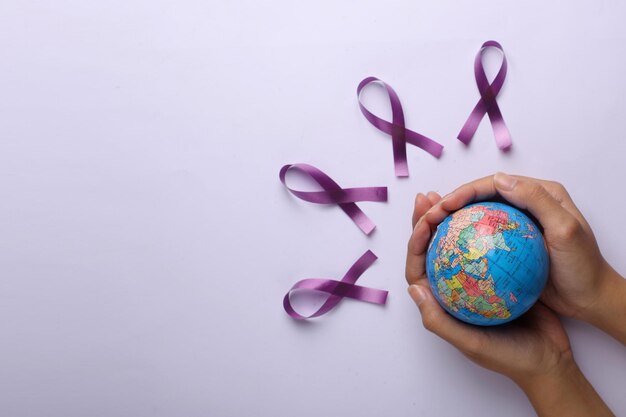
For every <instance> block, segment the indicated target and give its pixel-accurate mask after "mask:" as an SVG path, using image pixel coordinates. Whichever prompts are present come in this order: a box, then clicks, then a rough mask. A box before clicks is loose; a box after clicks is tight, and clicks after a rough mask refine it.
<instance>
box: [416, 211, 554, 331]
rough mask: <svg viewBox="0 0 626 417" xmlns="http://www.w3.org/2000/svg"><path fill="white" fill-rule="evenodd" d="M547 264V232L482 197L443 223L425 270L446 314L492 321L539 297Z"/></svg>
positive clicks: (511, 316)
mask: <svg viewBox="0 0 626 417" xmlns="http://www.w3.org/2000/svg"><path fill="white" fill-rule="evenodd" d="M549 263H550V261H549V257H548V251H547V249H546V244H545V242H544V240H543V236H542V235H541V232H540V231H539V228H538V227H537V225H536V224H535V223H534V222H533V221H532V220H531V219H530V218H529V217H528V216H527V215H525V214H524V213H522V212H521V211H519V210H518V209H516V208H514V207H511V206H509V205H506V204H502V203H495V202H481V203H475V204H470V205H469V206H466V207H464V208H462V209H460V210H458V211H456V212H454V213H452V214H451V215H449V216H448V217H446V218H445V219H444V221H443V222H441V224H439V226H438V227H437V231H436V232H435V234H434V235H433V237H432V239H431V241H430V244H429V247H428V252H427V254H426V275H427V276H428V282H429V284H430V287H431V289H432V291H433V294H434V295H435V298H436V299H437V300H438V301H439V303H440V304H441V305H442V306H443V308H444V309H445V310H446V311H447V312H448V313H450V314H451V315H453V316H454V317H456V318H457V319H459V320H462V321H464V322H467V323H471V324H475V325H480V326H493V325H497V324H502V323H506V322H509V321H511V320H513V319H515V318H517V317H519V316H521V315H522V314H524V313H525V312H526V311H527V310H528V309H529V308H530V307H531V306H532V305H533V304H534V303H535V302H536V301H537V300H538V299H539V296H540V295H541V292H542V291H543V288H544V287H545V285H546V281H547V279H548V269H549Z"/></svg>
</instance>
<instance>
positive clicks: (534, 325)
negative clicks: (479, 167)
mask: <svg viewBox="0 0 626 417" xmlns="http://www.w3.org/2000/svg"><path fill="white" fill-rule="evenodd" d="M498 196H499V197H501V198H504V199H505V200H506V201H508V202H509V203H510V204H512V205H514V206H517V207H518V208H521V209H525V210H528V211H529V212H530V213H531V214H532V215H533V216H534V217H535V218H536V219H537V220H538V221H539V222H540V223H541V225H542V227H543V231H544V238H545V241H546V245H547V247H548V252H549V254H550V272H549V280H548V283H547V285H546V288H545V290H544V292H543V294H542V296H541V298H540V302H538V303H537V304H536V305H535V306H534V307H532V308H531V309H530V310H529V311H528V313H526V314H525V315H523V316H522V317H520V318H519V319H517V320H515V321H513V322H511V323H507V324H505V325H501V326H497V327H496V328H480V327H476V326H471V325H468V324H465V323H462V322H460V321H458V320H456V319H454V318H453V317H452V316H450V315H448V314H447V313H446V312H445V311H444V310H443V309H442V307H441V306H440V305H439V303H438V302H437V301H436V300H435V298H434V296H433V294H432V292H431V290H430V287H429V284H428V279H427V277H426V269H425V267H426V262H425V260H426V251H427V248H428V243H429V240H430V237H431V234H432V233H433V232H434V231H435V229H436V227H437V225H438V224H439V223H440V222H441V221H442V220H443V219H444V218H445V217H446V216H448V215H449V214H450V213H452V212H454V211H456V210H458V209H460V208H462V207H463V206H465V205H467V204H470V203H472V202H475V201H481V200H489V199H493V198H496V197H498ZM406 278H407V281H408V283H409V284H410V286H409V294H410V295H411V297H412V298H413V300H414V301H415V303H416V304H417V305H418V307H419V309H420V312H421V316H422V321H423V324H424V327H426V328H427V329H428V330H430V331H432V332H434V333H436V334H437V335H439V336H440V337H442V338H443V339H445V340H447V341H448V342H450V343H451V344H453V345H454V346H455V347H457V348H458V349H459V350H460V351H461V352H462V353H463V354H465V355H466V356H467V357H469V358H470V359H471V360H473V361H474V362H476V363H477V364H479V365H481V366H483V367H485V368H488V369H491V370H493V371H495V372H498V373H501V374H503V375H505V376H508V377H509V378H511V379H512V380H513V381H515V382H516V383H517V384H518V385H520V386H521V387H522V388H523V389H525V391H526V388H529V387H531V386H534V385H536V384H535V382H537V381H538V380H543V379H550V378H552V379H554V378H558V377H559V376H562V375H566V374H568V373H569V375H570V376H571V372H572V370H573V369H577V367H576V365H575V362H574V359H573V355H572V351H571V347H570V343H569V339H568V337H567V333H566V332H565V330H564V328H563V326H562V324H561V322H560V320H559V318H558V316H557V314H555V313H558V314H560V315H563V316H566V317H573V318H577V319H582V320H586V321H589V322H591V323H593V324H595V325H597V326H599V327H601V328H603V329H604V330H605V331H607V332H609V333H611V334H613V335H614V336H615V337H617V338H618V339H620V340H621V341H622V342H626V337H625V336H624V334H623V329H621V328H619V326H618V328H615V327H616V326H615V325H613V324H611V323H612V320H610V319H608V317H607V316H608V314H610V313H611V312H609V311H607V309H609V308H612V307H616V303H619V301H616V300H615V294H616V293H622V294H623V288H624V285H623V284H624V280H623V279H621V277H619V275H617V273H616V272H615V271H614V270H613V269H612V268H611V267H610V265H609V264H608V263H607V262H606V261H605V260H604V258H603V257H602V254H601V253H600V250H599V248H598V245H597V243H596V239H595V237H594V235H593V232H592V230H591V228H590V226H589V224H588V223H587V221H586V220H585V218H584V217H583V215H582V214H581V213H580V211H579V210H578V208H577V207H576V205H575V204H574V202H573V201H572V199H571V197H570V196H569V194H568V193H567V191H566V190H565V188H564V187H563V186H562V185H561V184H559V183H556V182H552V181H544V180H538V179H533V178H528V177H521V176H510V175H506V174H501V173H498V174H496V175H492V176H488V177H485V178H482V179H479V180H476V181H473V182H470V183H468V184H465V185H463V186H461V187H459V188H457V189H456V190H455V191H453V192H452V193H450V194H448V195H447V196H445V197H444V198H443V199H442V198H441V197H440V196H439V195H438V194H437V193H434V192H429V193H428V194H426V195H424V194H421V193H420V194H418V195H417V196H416V199H415V207H414V212H413V233H412V235H411V238H410V240H409V245H408V254H407V264H406ZM616 308H617V307H616ZM613 313H618V314H621V313H623V311H621V310H620V312H613ZM527 393H528V392H527Z"/></svg>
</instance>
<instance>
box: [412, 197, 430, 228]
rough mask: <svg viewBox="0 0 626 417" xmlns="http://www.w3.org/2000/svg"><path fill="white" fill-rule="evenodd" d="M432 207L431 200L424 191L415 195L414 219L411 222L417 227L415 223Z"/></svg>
mask: <svg viewBox="0 0 626 417" xmlns="http://www.w3.org/2000/svg"><path fill="white" fill-rule="evenodd" d="M431 207H432V204H431V203H430V200H429V199H428V197H427V196H425V195H424V194H422V193H418V194H417V195H416V196H415V205H414V206H413V219H412V222H411V223H412V225H413V228H415V224H416V223H417V221H418V220H419V218H420V217H422V216H423V215H424V213H426V212H427V211H428V209H429V208H431Z"/></svg>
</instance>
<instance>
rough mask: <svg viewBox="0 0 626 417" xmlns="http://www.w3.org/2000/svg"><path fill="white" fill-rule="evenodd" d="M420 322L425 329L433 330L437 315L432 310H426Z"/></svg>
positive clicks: (435, 325)
mask: <svg viewBox="0 0 626 417" xmlns="http://www.w3.org/2000/svg"><path fill="white" fill-rule="evenodd" d="M422 324H423V325H424V328H425V329H426V330H430V331H431V332H435V329H436V328H437V315H436V314H435V313H433V312H432V311H428V312H426V313H424V314H423V315H422Z"/></svg>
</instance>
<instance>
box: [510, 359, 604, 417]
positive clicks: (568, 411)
mask: <svg viewBox="0 0 626 417" xmlns="http://www.w3.org/2000/svg"><path fill="white" fill-rule="evenodd" d="M569 356H570V357H569V358H565V359H564V361H563V363H562V364H561V365H560V366H559V367H557V368H555V369H553V370H552V371H551V372H546V373H543V374H537V375H533V376H531V377H527V378H523V379H520V380H517V381H515V382H516V383H517V385H518V386H519V387H520V388H521V389H522V391H524V393H525V394H526V396H527V397H528V399H529V400H530V402H531V404H532V406H533V408H534V409H535V411H536V412H537V415H538V416H540V417H544V416H545V417H547V416H550V417H561V416H562V417H566V416H567V417H583V416H584V417H588V416H591V415H593V416H598V417H614V415H613V413H612V412H611V410H610V409H609V408H608V407H607V406H606V404H605V403H604V402H603V401H602V398H600V396H599V395H598V393H597V392H596V391H595V389H594V388H593V386H592V385H591V384H590V383H589V381H587V378H585V375H583V373H582V371H581V370H580V368H579V367H578V365H577V364H576V362H575V361H574V358H573V356H571V355H569Z"/></svg>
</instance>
